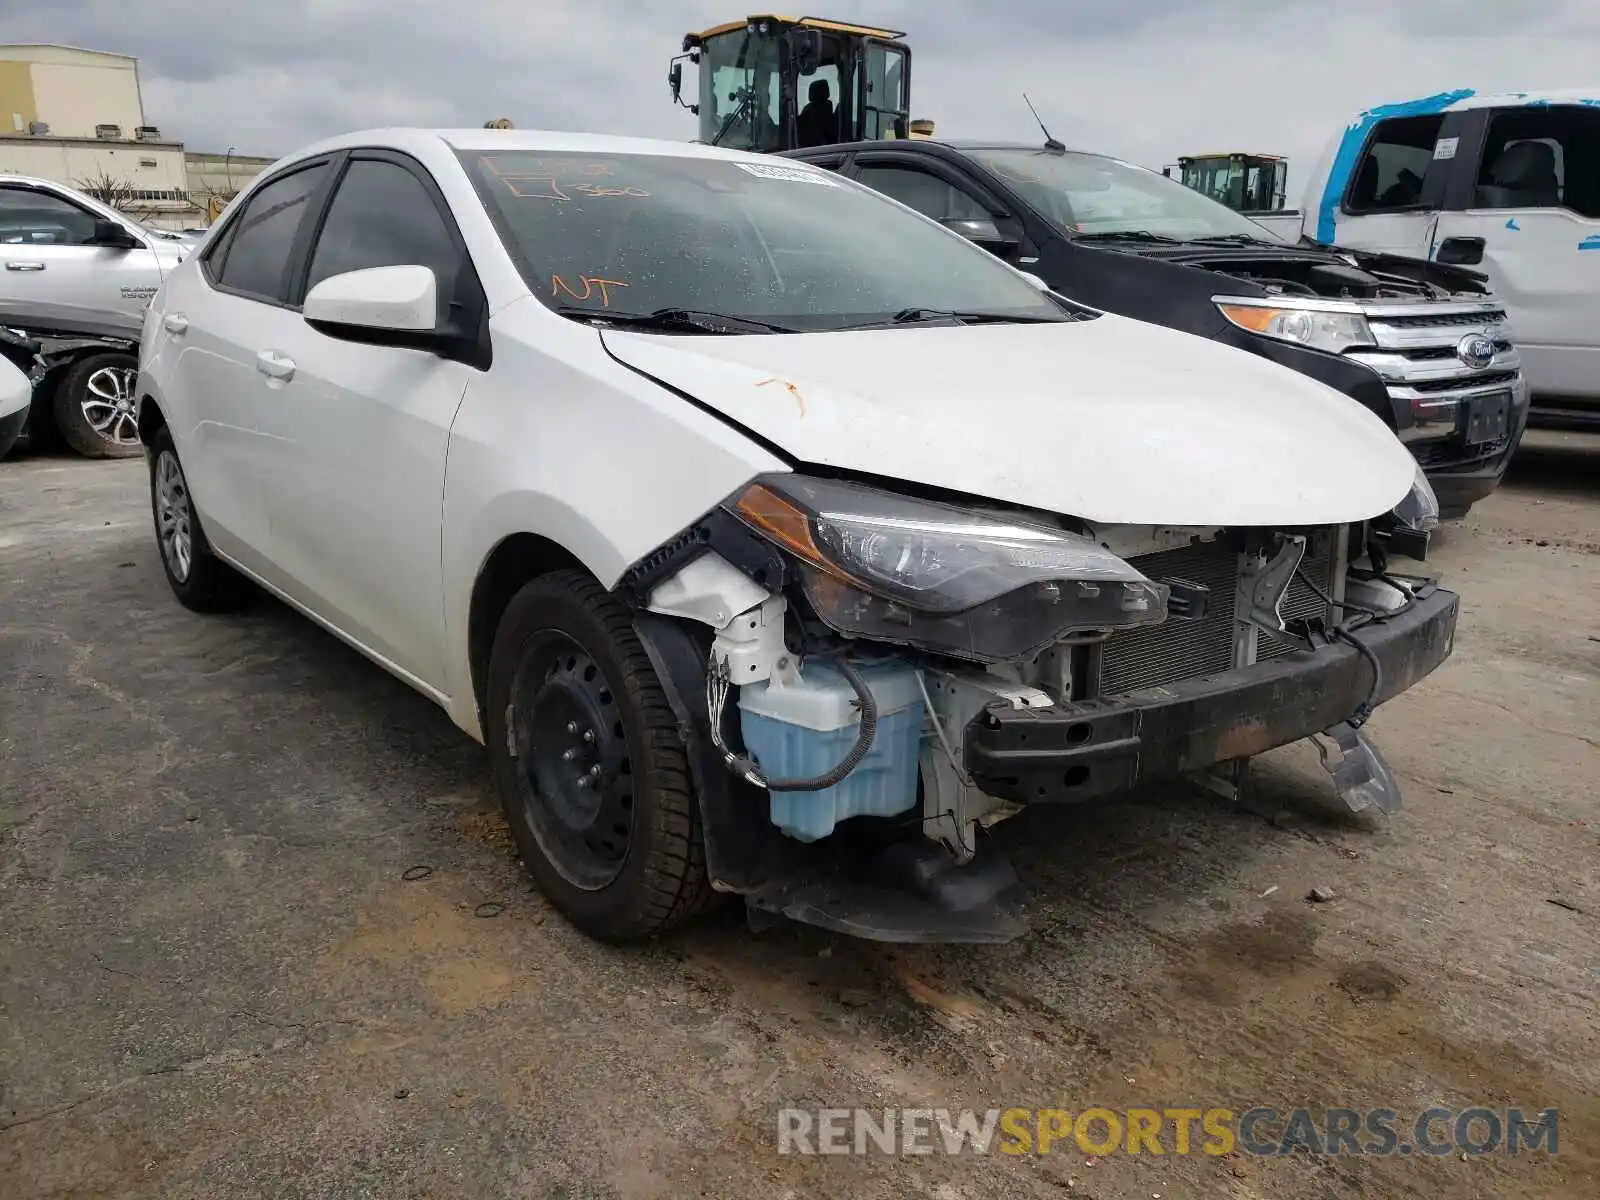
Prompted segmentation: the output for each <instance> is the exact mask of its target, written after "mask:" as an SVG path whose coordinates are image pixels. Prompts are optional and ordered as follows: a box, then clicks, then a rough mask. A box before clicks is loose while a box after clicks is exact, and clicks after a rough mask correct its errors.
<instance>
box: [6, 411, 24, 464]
mask: <svg viewBox="0 0 1600 1200" xmlns="http://www.w3.org/2000/svg"><path fill="white" fill-rule="evenodd" d="M27 423H28V410H27V409H26V408H24V409H23V410H22V411H21V412H17V413H12V414H11V415H10V416H9V417H0V460H3V459H4V458H5V456H6V455H8V454H10V453H11V447H13V446H15V445H16V444H17V439H18V438H20V437H21V436H22V427H23V426H24V425H26V424H27Z"/></svg>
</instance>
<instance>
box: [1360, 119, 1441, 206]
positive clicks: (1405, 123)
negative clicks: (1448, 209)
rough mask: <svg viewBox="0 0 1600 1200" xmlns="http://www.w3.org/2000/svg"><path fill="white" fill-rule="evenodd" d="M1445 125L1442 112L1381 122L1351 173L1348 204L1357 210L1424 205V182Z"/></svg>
mask: <svg viewBox="0 0 1600 1200" xmlns="http://www.w3.org/2000/svg"><path fill="white" fill-rule="evenodd" d="M1443 125H1444V117H1443V116H1442V115H1441V116H1431V117H1395V118H1393V119H1391V120H1388V121H1380V122H1378V126H1377V128H1376V129H1374V130H1373V133H1372V138H1371V140H1370V141H1369V142H1368V143H1367V146H1366V149H1365V150H1364V151H1363V152H1362V155H1361V160H1360V162H1358V163H1357V164H1356V169H1355V173H1354V174H1353V175H1352V176H1351V180H1350V192H1349V195H1348V196H1346V198H1345V207H1346V208H1347V209H1349V211H1351V212H1353V213H1378V212H1393V211H1395V210H1397V209H1405V208H1412V207H1415V206H1416V205H1418V204H1420V203H1421V202H1422V181H1423V180H1424V179H1426V178H1427V176H1428V164H1429V163H1431V162H1432V161H1433V147H1434V143H1436V142H1437V141H1438V140H1439V130H1440V129H1441V128H1442V127H1443Z"/></svg>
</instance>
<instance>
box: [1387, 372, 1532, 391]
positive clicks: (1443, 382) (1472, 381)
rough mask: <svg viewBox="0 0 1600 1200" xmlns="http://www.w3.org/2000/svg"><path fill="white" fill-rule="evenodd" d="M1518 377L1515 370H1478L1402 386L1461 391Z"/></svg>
mask: <svg viewBox="0 0 1600 1200" xmlns="http://www.w3.org/2000/svg"><path fill="white" fill-rule="evenodd" d="M1516 378H1517V373H1516V372H1515V371H1476V372H1474V373H1472V374H1471V375H1466V374H1462V375H1457V376H1454V377H1452V378H1450V379H1426V380H1418V381H1417V382H1415V383H1411V382H1407V383H1404V384H1402V385H1401V386H1402V387H1408V388H1410V389H1411V390H1412V391H1414V392H1430V393H1431V392H1459V391H1460V390H1461V389H1462V388H1468V387H1470V388H1481V387H1493V386H1494V385H1496V384H1501V383H1504V384H1510V383H1514V382H1515V381H1516Z"/></svg>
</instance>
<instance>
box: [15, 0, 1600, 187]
mask: <svg viewBox="0 0 1600 1200" xmlns="http://www.w3.org/2000/svg"><path fill="white" fill-rule="evenodd" d="M755 8H756V6H754V5H750V6H749V7H748V8H747V7H740V6H739V0H734V2H733V3H723V2H721V0H257V3H254V4H246V3H243V2H242V0H137V2H130V0H48V2H43V3H41V2H35V3H31V4H30V3H27V0H0V43H4V42H61V43H66V44H69V45H76V46H86V47H90V48H94V49H102V50H116V51H121V52H123V53H127V54H135V55H137V56H138V57H139V60H140V79H141V86H142V88H143V93H144V98H145V108H146V114H145V115H146V119H147V120H148V121H150V122H151V123H153V124H156V125H159V126H160V127H161V128H162V129H163V130H164V131H165V132H167V133H168V134H172V135H176V136H178V137H180V138H182V139H183V140H184V141H185V142H187V143H188V145H189V147H190V148H191V149H197V150H216V151H222V150H225V149H226V148H227V147H229V146H232V147H234V148H235V149H236V151H237V152H238V153H241V154H267V155H276V154H280V153H284V152H286V151H289V150H292V149H294V148H295V147H296V146H298V145H301V144H303V143H305V142H308V141H312V140H314V139H316V138H319V137H322V136H325V135H328V134H332V133H338V132H343V131H346V130H350V129H355V128H362V127H371V126H376V125H397V124H398V125H474V126H475V125H481V124H482V123H483V122H484V121H485V120H488V119H490V118H492V117H502V116H504V117H509V118H510V119H511V120H512V122H513V123H514V124H516V125H517V126H519V127H523V128H534V127H545V128H560V129H577V130H588V131H595V132H619V133H634V134H644V135H654V136H661V137H668V138H680V139H684V140H688V139H690V138H692V137H693V136H694V126H693V118H691V117H690V116H689V114H688V113H687V112H685V111H683V110H681V109H674V108H673V107H672V106H671V104H670V103H669V100H668V95H667V89H666V83H665V69H666V62H667V59H668V57H669V56H670V55H671V54H673V53H674V52H676V50H677V49H678V44H679V40H680V38H681V36H682V35H683V33H685V32H686V31H688V30H691V29H698V28H703V27H705V26H707V25H711V24H716V23H718V22H720V21H723V20H728V19H732V18H736V17H742V16H744V15H746V14H747V12H749V11H754V10H755ZM780 11H787V10H780ZM822 11H826V13H827V15H830V16H834V17H838V18H841V19H846V20H848V19H855V20H861V21H866V22H871V23H875V24H877V23H881V24H885V25H888V26H890V27H892V28H897V29H904V30H906V31H907V32H908V35H909V38H910V41H911V44H912V49H913V53H914V56H915V58H914V62H913V74H912V99H913V115H916V116H926V117H932V118H934V119H935V120H936V121H937V122H938V128H939V132H940V133H943V134H948V135H950V136H997V137H1024V138H1031V137H1034V136H1036V132H1035V128H1034V126H1033V124H1032V122H1031V118H1029V116H1028V113H1027V109H1026V108H1025V107H1024V105H1023V103H1022V98H1021V92H1022V91H1023V90H1024V89H1026V90H1027V91H1028V93H1029V94H1030V95H1031V97H1032V98H1033V100H1034V103H1035V104H1036V105H1037V106H1038V107H1039V110H1040V112H1041V113H1042V114H1043V115H1044V117H1045V119H1046V121H1047V122H1048V123H1049V125H1050V128H1051V132H1052V133H1054V134H1055V135H1056V136H1057V137H1059V138H1061V139H1062V140H1063V141H1065V142H1067V143H1068V144H1069V145H1073V146H1080V147H1083V148H1088V149H1096V150H1103V151H1107V152H1110V153H1114V154H1118V155H1120V156H1122V157H1124V158H1129V159H1132V160H1134V161H1137V162H1142V163H1144V164H1146V165H1149V166H1160V165H1161V164H1162V163H1165V162H1171V161H1172V160H1173V159H1174V158H1175V157H1176V155H1178V154H1179V153H1183V152H1191V151H1205V150H1215V149H1251V150H1262V151H1269V152H1277V153H1286V154H1288V155H1289V156H1290V157H1291V159H1292V161H1293V163H1294V165H1295V166H1296V167H1298V168H1300V169H1301V170H1303V169H1305V168H1307V167H1309V165H1310V162H1311V160H1312V159H1313V158H1314V157H1315V155H1316V154H1317V152H1318V151H1320V149H1321V148H1322V145H1323V143H1324V142H1325V141H1326V140H1327V138H1328V136H1329V135H1330V134H1331V133H1332V131H1333V130H1334V128H1335V127H1336V126H1338V125H1340V124H1341V123H1342V122H1343V121H1344V120H1346V119H1347V118H1348V116H1349V115H1350V114H1352V113H1354V112H1356V111H1358V110H1359V109H1361V108H1362V107H1365V106H1367V105H1370V104H1372V103H1377V102H1382V101H1385V100H1393V99H1404V98H1409V97H1412V96H1418V95H1426V94H1428V93H1431V92H1435V91H1439V90H1443V89H1445V88H1454V87H1476V88H1478V89H1480V90H1493V91H1499V90H1517V89H1523V88H1533V87H1561V86H1578V85H1583V84H1591V83H1594V84H1600V65H1597V64H1600V55H1597V53H1596V47H1597V46H1600V3H1597V2H1596V0H1341V2H1340V3H1309V2H1306V0H1143V2H1140V3H1131V4H1130V3H1127V2H1126V0H1104V2H1100V3H1094V2H1090V0H920V2H919V0H854V2H853V3H851V2H846V0H835V2H834V4H833V5H832V7H828V6H824V9H823V10H822ZM1299 175H1300V171H1299V170H1297V171H1295V173H1294V175H1293V176H1292V177H1291V178H1292V183H1291V188H1293V187H1294V185H1295V183H1297V182H1298V178H1299ZM1297 198H1298V197H1297V196H1296V195H1295V193H1294V192H1293V190H1292V191H1291V199H1292V200H1294V199H1297Z"/></svg>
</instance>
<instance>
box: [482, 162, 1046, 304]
mask: <svg viewBox="0 0 1600 1200" xmlns="http://www.w3.org/2000/svg"><path fill="white" fill-rule="evenodd" d="M461 160H462V162H463V164H464V165H465V166H466V169H467V171H468V172H469V174H471V176H472V177H473V181H474V183H475V184H476V186H477V188H478V192H479V195H480V196H481V197H482V198H483V200H484V202H485V204H486V205H487V207H488V209H489V212H490V215H491V216H492V217H493V218H494V220H495V223H496V225H497V226H498V228H499V230H500V235H501V237H502V239H503V240H504V241H505V243H506V246H507V248H508V249H509V250H510V251H511V253H512V257H513V258H514V259H515V260H517V262H518V265H519V267H520V269H521V270H522V273H523V277H524V278H525V279H526V280H527V283H528V286H529V287H530V288H531V289H532V290H533V293H534V295H536V296H538V297H539V298H540V299H541V300H543V301H544V302H545V303H547V304H550V305H552V306H555V307H572V308H576V309H578V310H580V311H583V312H592V313H593V314H594V315H596V316H603V315H606V314H608V313H609V314H611V315H615V316H626V315H639V314H647V313H653V312H659V311H661V310H665V309H679V310H681V309H688V310H695V311H697V312H711V313H722V314H726V315H729V316H733V317H743V318H747V319H750V320H756V321H762V322H766V323H770V324H773V325H779V326H783V327H785V328H791V329H797V330H823V329H845V328H850V327H852V326H860V325H867V324H872V323H875V322H884V321H889V320H892V319H894V318H895V317H896V316H897V315H903V314H905V313H906V312H907V310H911V309H920V310H927V311H928V312H935V311H937V312H956V313H982V314H986V315H997V314H998V315H1003V316H1006V317H1011V318H1014V319H1016V320H1025V321H1026V320H1033V321H1040V320H1045V321H1048V320H1063V319H1066V315H1065V313H1064V312H1063V311H1062V309H1061V308H1060V307H1059V306H1058V305H1056V304H1055V303H1054V302H1053V301H1051V300H1050V299H1048V298H1047V297H1046V296H1045V295H1044V294H1043V293H1041V292H1040V291H1039V290H1038V289H1037V288H1035V287H1034V286H1033V285H1032V284H1030V283H1029V282H1028V281H1027V280H1025V279H1022V278H1021V277H1019V276H1018V275H1017V273H1016V272H1015V271H1013V270H1011V269H1010V268H1009V267H1006V266H1004V265H1003V264H1001V263H1000V262H999V261H998V260H997V259H995V258H994V257H992V256H991V255H990V254H989V253H988V252H987V251H985V250H982V249H979V248H978V247H977V246H975V245H973V244H972V243H971V242H969V241H967V240H966V239H965V238H963V237H960V236H959V235H957V234H953V233H950V232H948V231H946V230H944V229H941V228H940V227H939V226H938V225H936V224H934V223H933V222H931V221H929V220H927V219H925V218H923V217H919V216H917V215H916V214H914V213H911V212H908V211H906V210H905V209H903V208H901V207H900V206H899V205H897V204H895V203H894V202H893V201H891V200H888V199H885V198H884V197H882V196H880V195H878V194H877V193H876V192H873V191H870V190H868V189H867V188H864V187H861V186H859V185H857V184H853V183H847V182H845V181H843V180H841V179H839V178H837V177H836V176H834V175H831V174H829V173H828V172H826V171H824V170H822V169H820V168H817V167H810V166H806V165H804V164H800V163H792V162H790V163H782V164H780V163H776V162H739V161H729V160H726V159H719V158H698V157H687V156H678V155H642V154H626V155H615V154H608V155H598V154H587V153H584V154H549V153H542V152H533V151H528V152H512V153H503V152H496V153H493V154H483V153H466V152H464V153H462V154H461Z"/></svg>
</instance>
